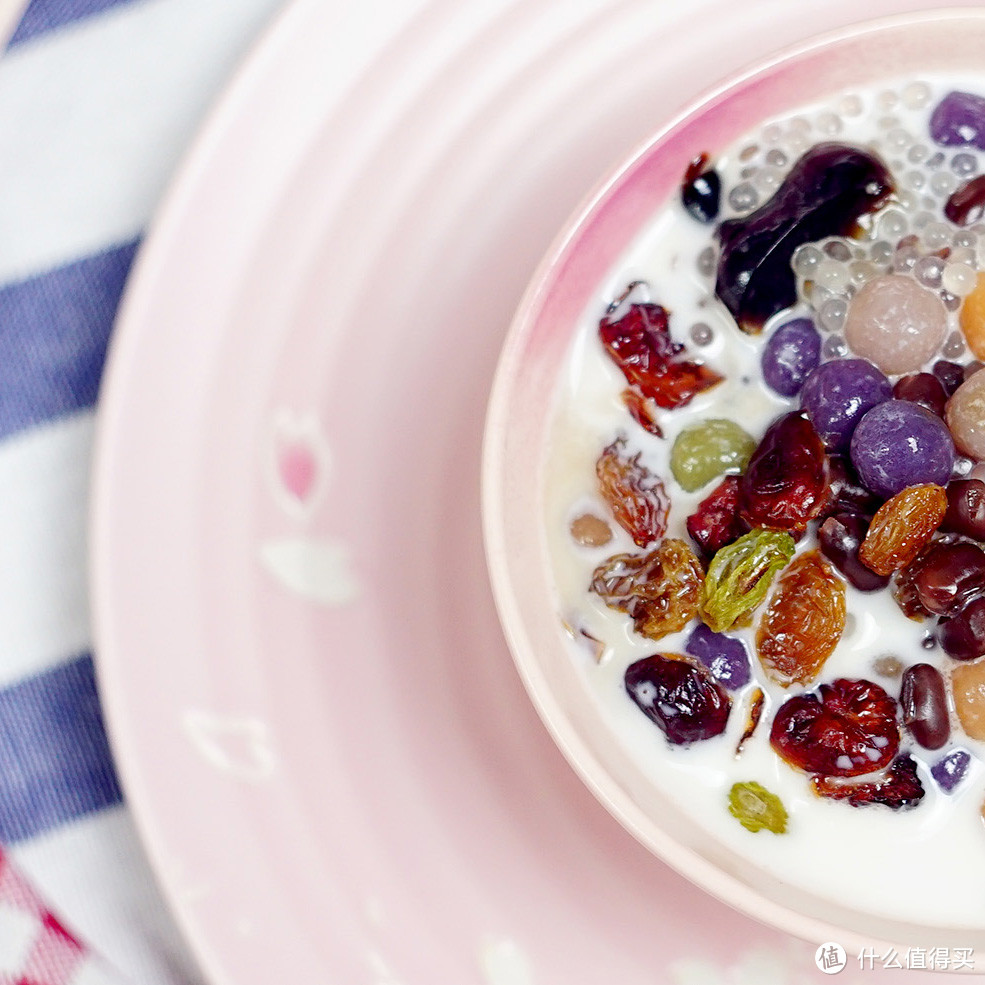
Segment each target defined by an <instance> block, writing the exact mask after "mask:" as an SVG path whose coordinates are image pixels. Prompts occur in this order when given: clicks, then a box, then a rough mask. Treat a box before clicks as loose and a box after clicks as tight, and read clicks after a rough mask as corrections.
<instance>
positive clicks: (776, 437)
mask: <svg viewBox="0 0 985 985" xmlns="http://www.w3.org/2000/svg"><path fill="white" fill-rule="evenodd" d="M829 496H830V486H829V482H828V462H827V457H826V456H825V453H824V445H823V444H822V443H821V439H820V438H819V437H818V436H817V432H816V431H815V430H814V428H813V426H812V425H811V422H810V421H808V420H807V419H806V418H805V417H803V416H802V415H801V414H799V413H796V412H794V413H790V414H784V415H783V416H782V417H780V418H779V419H778V420H776V421H774V422H773V424H771V425H770V426H769V427H768V428H767V429H766V433H765V434H764V435H763V439H762V441H760V443H759V446H758V447H757V448H756V450H755V451H754V452H753V454H752V457H751V458H750V459H749V464H748V466H747V467H746V471H745V472H744V473H743V475H742V477H741V478H740V480H739V513H740V515H741V517H742V519H743V520H745V521H746V523H748V524H749V526H750V527H772V528H775V529H779V530H788V531H791V532H792V533H795V534H798V535H799V534H801V533H803V532H804V530H805V529H806V528H807V524H808V523H809V522H810V521H811V520H813V519H814V518H815V517H816V516H818V515H819V514H820V513H821V511H822V510H823V509H824V507H825V506H826V505H827V502H828V499H829Z"/></svg>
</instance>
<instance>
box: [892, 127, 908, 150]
mask: <svg viewBox="0 0 985 985" xmlns="http://www.w3.org/2000/svg"><path fill="white" fill-rule="evenodd" d="M912 143H913V135H912V134H911V133H910V132H909V131H908V130H904V129H903V128H902V127H893V129H892V130H890V131H889V133H887V134H886V145H887V146H888V147H892V148H893V149H894V150H898V151H902V150H905V149H906V148H907V147H909V146H910V144H912Z"/></svg>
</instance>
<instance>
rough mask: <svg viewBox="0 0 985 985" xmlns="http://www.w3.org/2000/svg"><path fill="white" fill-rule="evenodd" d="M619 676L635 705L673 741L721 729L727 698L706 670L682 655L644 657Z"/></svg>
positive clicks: (687, 740)
mask: <svg viewBox="0 0 985 985" xmlns="http://www.w3.org/2000/svg"><path fill="white" fill-rule="evenodd" d="M623 680H624V684H625V687H626V691H627V693H628V694H629V696H630V698H632V699H633V701H634V702H635V703H636V706H637V707H638V708H639V709H640V710H641V711H642V712H643V713H644V714H645V715H646V716H647V718H649V719H650V720H651V721H652V722H654V724H656V725H657V726H658V727H659V728H660V730H661V731H662V732H663V733H664V735H665V736H666V737H667V741H668V742H670V743H672V744H673V745H679V746H683V745H690V744H691V743H692V742H699V741H701V740H702V739H710V738H712V737H713V736H716V735H721V733H722V732H724V731H725V726H726V725H727V724H728V716H729V711H730V710H731V707H732V701H731V699H730V698H729V696H728V694H727V693H726V692H725V689H724V688H723V687H722V686H721V685H720V684H718V683H717V682H716V681H715V680H713V678H712V676H711V674H709V673H708V671H707V670H705V669H704V668H703V667H697V666H695V665H694V664H692V663H690V662H689V661H687V660H686V659H685V658H684V657H682V656H680V655H678V654H665V653H655V654H653V655H652V656H649V657H644V658H643V659H642V660H637V661H636V662H635V663H633V664H630V665H629V667H627V668H626V673H625V675H624V678H623Z"/></svg>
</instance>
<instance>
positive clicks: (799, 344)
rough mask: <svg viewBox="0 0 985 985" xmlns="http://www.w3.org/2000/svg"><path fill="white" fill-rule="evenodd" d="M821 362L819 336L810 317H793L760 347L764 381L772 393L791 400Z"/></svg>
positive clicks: (775, 330)
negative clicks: (761, 348) (761, 349)
mask: <svg viewBox="0 0 985 985" xmlns="http://www.w3.org/2000/svg"><path fill="white" fill-rule="evenodd" d="M820 361H821V333H820V332H819V331H818V330H817V329H816V328H815V327H814V322H812V321H811V320H810V319H809V318H794V319H793V320H792V321H788V322H784V324H782V325H779V326H778V327H777V328H776V329H774V331H773V332H772V333H771V334H770V337H769V339H768V340H767V342H766V345H765V346H763V355H762V357H761V359H760V367H761V369H762V372H763V382H765V384H766V385H767V386H768V387H769V388H770V389H771V390H773V391H774V392H775V393H778V394H780V395H781V396H783V397H793V396H795V395H796V394H797V393H799V392H800V388H801V387H802V386H803V385H804V381H805V380H806V379H807V377H808V376H810V374H811V373H812V372H813V370H814V369H815V368H816V367H817V365H818V363H819V362H820Z"/></svg>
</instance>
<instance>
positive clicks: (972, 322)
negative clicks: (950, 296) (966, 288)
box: [958, 273, 985, 359]
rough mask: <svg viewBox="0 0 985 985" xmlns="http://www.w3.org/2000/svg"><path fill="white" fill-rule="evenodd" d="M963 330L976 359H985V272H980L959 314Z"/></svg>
mask: <svg viewBox="0 0 985 985" xmlns="http://www.w3.org/2000/svg"><path fill="white" fill-rule="evenodd" d="M958 319H959V321H960V322H961V331H962V332H963V333H964V337H965V341H966V342H967V343H968V348H969V349H971V351H972V352H973V353H974V354H975V358H976V359H985V273H980V274H979V275H978V278H977V280H976V281H975V286H974V288H972V290H971V293H970V294H968V295H967V297H965V299H964V302H963V303H962V305H961V311H960V313H959V315H958Z"/></svg>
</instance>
